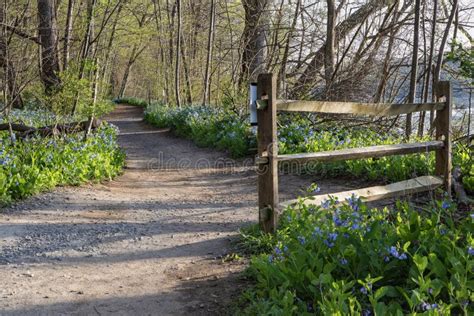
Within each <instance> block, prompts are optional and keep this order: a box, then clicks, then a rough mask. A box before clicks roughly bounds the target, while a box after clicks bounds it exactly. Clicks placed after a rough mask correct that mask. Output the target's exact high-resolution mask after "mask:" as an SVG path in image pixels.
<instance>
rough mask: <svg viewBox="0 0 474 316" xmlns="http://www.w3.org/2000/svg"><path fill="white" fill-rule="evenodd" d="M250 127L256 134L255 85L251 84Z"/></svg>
mask: <svg viewBox="0 0 474 316" xmlns="http://www.w3.org/2000/svg"><path fill="white" fill-rule="evenodd" d="M249 96H250V104H249V106H250V125H251V126H252V132H254V134H256V133H257V83H254V82H252V83H251V84H250V92H249Z"/></svg>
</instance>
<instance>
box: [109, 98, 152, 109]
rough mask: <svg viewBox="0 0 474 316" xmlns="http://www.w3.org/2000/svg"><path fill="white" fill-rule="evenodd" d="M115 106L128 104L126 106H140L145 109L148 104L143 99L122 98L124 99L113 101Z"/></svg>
mask: <svg viewBox="0 0 474 316" xmlns="http://www.w3.org/2000/svg"><path fill="white" fill-rule="evenodd" d="M113 102H114V103H116V104H120V103H123V104H128V105H134V106H141V107H144V108H146V107H147V106H148V102H147V101H146V100H144V99H140V98H135V97H124V98H118V99H115V100H114V101H113Z"/></svg>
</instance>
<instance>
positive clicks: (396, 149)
mask: <svg viewBox="0 0 474 316" xmlns="http://www.w3.org/2000/svg"><path fill="white" fill-rule="evenodd" d="M443 147H444V142H442V141H438V140H435V141H430V142H424V143H411V144H395V145H379V146H370V147H359V148H347V149H340V150H333V151H320V152H315V153H303V154H292V155H278V156H277V160H278V162H282V161H297V162H300V163H306V162H310V161H338V160H352V159H363V158H378V157H386V156H393V155H408V154H414V153H423V152H429V151H434V150H438V149H441V148H443Z"/></svg>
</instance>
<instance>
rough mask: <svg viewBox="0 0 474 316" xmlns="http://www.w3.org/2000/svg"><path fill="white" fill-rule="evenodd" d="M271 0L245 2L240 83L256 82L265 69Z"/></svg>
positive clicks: (246, 0) (248, 0) (247, 0)
mask: <svg viewBox="0 0 474 316" xmlns="http://www.w3.org/2000/svg"><path fill="white" fill-rule="evenodd" d="M269 4H270V0H243V1H242V5H243V6H244V10H245V28H244V33H243V35H242V39H243V44H242V45H243V49H242V63H241V66H242V69H241V74H240V79H239V83H240V85H242V84H243V83H244V82H245V81H246V80H248V79H250V80H252V81H255V80H256V79H257V76H258V74H259V73H261V72H263V71H264V69H265V58H266V54H267V47H266V46H267V41H266V33H267V30H268V21H267V18H268V15H269V13H268V7H269Z"/></svg>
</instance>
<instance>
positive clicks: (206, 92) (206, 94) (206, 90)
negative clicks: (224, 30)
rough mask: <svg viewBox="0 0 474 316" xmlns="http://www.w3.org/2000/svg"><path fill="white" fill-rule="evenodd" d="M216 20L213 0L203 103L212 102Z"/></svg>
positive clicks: (212, 0) (213, 1)
mask: <svg viewBox="0 0 474 316" xmlns="http://www.w3.org/2000/svg"><path fill="white" fill-rule="evenodd" d="M215 20H216V1H215V0H211V14H210V17H209V32H208V36H207V59H206V74H205V75H204V93H203V100H202V104H203V105H205V104H206V103H210V100H209V99H210V90H211V87H210V74H211V59H212V48H213V45H214V28H215V27H214V25H215Z"/></svg>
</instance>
